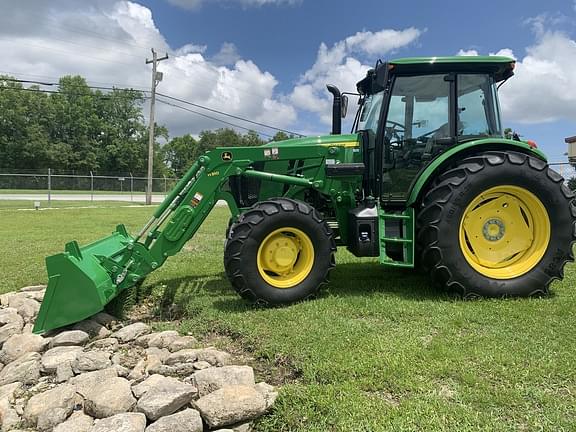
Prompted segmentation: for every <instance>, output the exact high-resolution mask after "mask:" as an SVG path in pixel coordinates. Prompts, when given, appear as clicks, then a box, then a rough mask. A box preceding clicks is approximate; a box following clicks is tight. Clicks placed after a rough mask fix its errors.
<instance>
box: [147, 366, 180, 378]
mask: <svg viewBox="0 0 576 432" xmlns="http://www.w3.org/2000/svg"><path fill="white" fill-rule="evenodd" d="M147 372H148V374H149V375H154V374H159V375H164V376H174V375H177V373H176V368H175V367H174V366H167V365H164V364H160V365H158V364H154V365H150V367H149V368H148V370H147Z"/></svg>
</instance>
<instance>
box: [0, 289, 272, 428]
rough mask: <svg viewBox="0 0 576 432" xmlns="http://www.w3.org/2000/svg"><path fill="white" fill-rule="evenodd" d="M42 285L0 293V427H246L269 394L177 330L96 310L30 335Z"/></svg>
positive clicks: (243, 370) (248, 372) (224, 357)
mask: <svg viewBox="0 0 576 432" xmlns="http://www.w3.org/2000/svg"><path fill="white" fill-rule="evenodd" d="M44 291H45V287H44V286H33V287H26V288H23V289H22V290H20V292H17V293H8V294H3V295H0V347H1V349H0V430H2V431H13V432H16V431H18V432H22V431H54V432H112V431H114V432H116V431H118V432H165V431H167V432H202V431H216V430H218V431H220V432H225V431H228V432H229V431H236V432H247V431H250V430H251V421H252V420H254V419H256V418H257V417H259V416H261V415H263V414H264V413H265V412H266V411H268V410H269V409H270V407H271V406H272V404H273V403H274V400H275V399H276V396H277V393H276V392H275V391H274V388H273V387H272V386H270V385H268V384H266V383H263V382H261V383H258V384H256V382H255V379H254V371H253V370H252V368H251V367H249V366H234V365H233V358H232V356H231V355H230V354H228V353H226V352H223V351H219V350H217V349H215V348H213V347H200V346H199V343H198V341H197V340H196V339H195V338H194V337H192V336H181V335H180V334H178V332H176V331H162V332H152V330H151V328H150V327H149V326H148V325H147V324H145V323H142V322H137V323H133V324H129V325H126V326H124V325H122V323H119V322H118V321H117V320H116V319H115V318H114V317H112V316H110V315H107V314H105V313H99V314H97V315H94V316H93V317H92V318H90V319H88V320H85V321H82V322H80V323H78V324H75V325H73V326H71V327H70V328H67V329H63V330H60V331H57V332H53V333H52V334H49V335H45V336H39V335H35V334H32V326H33V322H34V319H35V318H36V315H37V314H38V310H39V307H40V302H41V301H42V298H43V295H44Z"/></svg>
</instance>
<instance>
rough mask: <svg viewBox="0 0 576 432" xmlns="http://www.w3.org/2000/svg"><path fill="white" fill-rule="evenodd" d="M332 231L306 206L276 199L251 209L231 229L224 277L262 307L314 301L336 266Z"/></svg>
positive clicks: (247, 297)
mask: <svg viewBox="0 0 576 432" xmlns="http://www.w3.org/2000/svg"><path fill="white" fill-rule="evenodd" d="M335 251H336V243H335V241H334V238H333V234H332V230H331V229H330V227H329V226H328V224H327V223H326V222H325V221H324V220H323V219H322V217H321V216H320V215H319V213H318V212H317V211H316V210H314V208H312V207H311V206H309V205H308V204H306V203H304V202H301V201H296V200H292V199H288V198H274V199H271V200H268V201H263V202H260V203H257V204H255V205H254V206H253V207H252V208H251V209H250V210H247V211H246V212H245V213H243V214H242V215H241V216H240V217H239V219H238V222H236V223H235V224H233V225H232V227H231V229H230V231H229V233H228V236H227V242H226V248H225V251H224V267H225V269H226V275H227V276H228V279H229V280H230V283H231V284H232V286H233V287H234V289H235V290H236V291H237V292H238V294H240V296H241V297H242V298H244V299H247V300H249V301H251V302H253V303H258V304H262V305H278V304H289V303H294V302H296V301H300V300H304V299H307V298H309V297H313V296H315V295H316V293H317V292H318V291H319V289H320V287H321V286H322V285H323V284H325V283H326V282H327V281H328V275H329V272H330V271H331V270H332V268H333V267H334V266H335V261H334V252H335Z"/></svg>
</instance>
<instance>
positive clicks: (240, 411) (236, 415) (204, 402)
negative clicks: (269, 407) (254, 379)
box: [194, 385, 266, 429]
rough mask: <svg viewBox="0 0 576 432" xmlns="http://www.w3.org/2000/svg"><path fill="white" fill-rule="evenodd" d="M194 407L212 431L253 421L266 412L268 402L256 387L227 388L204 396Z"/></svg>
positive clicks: (238, 386) (239, 386)
mask: <svg viewBox="0 0 576 432" xmlns="http://www.w3.org/2000/svg"><path fill="white" fill-rule="evenodd" d="M194 405H195V407H196V409H198V411H200V414H201V415H202V418H203V419H204V421H205V422H206V423H207V424H208V425H209V426H210V428H212V429H214V428H217V427H220V426H227V425H232V424H235V423H239V422H243V421H246V420H252V419H255V418H257V417H260V416H261V415H262V414H264V413H265V412H266V401H265V400H264V397H263V396H262V394H261V393H260V392H259V391H257V390H256V389H255V388H254V386H243V385H237V386H226V387H223V388H221V389H220V390H216V391H215V392H212V393H210V394H208V395H206V396H202V397H201V398H200V399H198V400H197V401H196V402H195V403H194Z"/></svg>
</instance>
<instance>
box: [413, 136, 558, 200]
mask: <svg viewBox="0 0 576 432" xmlns="http://www.w3.org/2000/svg"><path fill="white" fill-rule="evenodd" d="M489 150H499V151H506V150H508V151H516V152H519V153H525V154H528V155H530V156H533V157H536V158H538V159H541V160H543V161H544V162H547V161H548V160H547V158H546V155H545V154H544V153H543V152H542V151H541V150H538V149H536V148H533V147H531V146H530V145H529V144H527V143H525V142H523V141H513V140H508V139H494V138H490V139H483V140H475V141H469V142H466V143H463V144H460V145H457V146H454V147H452V148H450V149H449V150H447V151H445V152H444V153H442V154H441V155H439V156H438V157H436V159H434V160H433V161H432V162H430V164H429V165H428V166H427V167H426V168H425V169H424V170H423V171H422V172H421V173H420V174H419V175H418V176H417V177H416V179H415V180H414V182H413V183H412V185H411V188H410V191H409V195H408V201H407V202H406V206H407V207H410V206H413V205H415V204H416V203H418V202H419V200H420V197H421V196H422V193H424V191H425V190H426V189H427V186H428V185H429V184H430V183H431V182H432V181H434V179H435V178H436V177H437V176H438V174H440V173H441V172H442V171H443V170H444V169H445V168H446V167H447V166H449V165H451V164H452V163H453V162H454V161H457V160H461V159H463V158H464V157H468V156H470V155H473V154H476V153H481V152H485V151H489Z"/></svg>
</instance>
